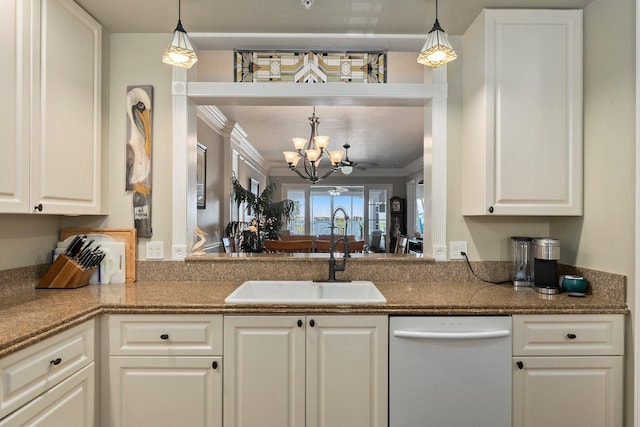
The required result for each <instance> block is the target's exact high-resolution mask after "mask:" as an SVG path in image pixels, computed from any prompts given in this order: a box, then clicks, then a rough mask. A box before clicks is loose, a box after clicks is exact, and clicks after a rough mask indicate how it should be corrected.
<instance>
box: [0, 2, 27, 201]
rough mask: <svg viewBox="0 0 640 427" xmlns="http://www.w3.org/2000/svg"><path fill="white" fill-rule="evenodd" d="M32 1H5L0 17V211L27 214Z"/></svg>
mask: <svg viewBox="0 0 640 427" xmlns="http://www.w3.org/2000/svg"><path fill="white" fill-rule="evenodd" d="M30 4H31V2H30V1H28V0H8V1H4V2H3V5H2V14H0V49H1V51H2V56H3V57H4V58H6V59H5V60H3V63H4V64H5V65H4V66H2V67H0V93H2V96H1V97H0V129H2V134H3V135H2V143H1V144H0V212H5V213H25V212H28V211H29V52H30V43H29V20H30V18H31V9H30Z"/></svg>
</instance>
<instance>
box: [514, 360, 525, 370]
mask: <svg viewBox="0 0 640 427" xmlns="http://www.w3.org/2000/svg"><path fill="white" fill-rule="evenodd" d="M516 365H518V369H523V368H524V363H522V362H521V361H520V360H518V361H517V362H516Z"/></svg>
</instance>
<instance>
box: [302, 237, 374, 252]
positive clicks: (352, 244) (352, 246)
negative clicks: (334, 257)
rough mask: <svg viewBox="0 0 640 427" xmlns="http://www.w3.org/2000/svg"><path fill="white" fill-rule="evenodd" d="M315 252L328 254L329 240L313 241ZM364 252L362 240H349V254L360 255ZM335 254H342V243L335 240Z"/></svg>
mask: <svg viewBox="0 0 640 427" xmlns="http://www.w3.org/2000/svg"><path fill="white" fill-rule="evenodd" d="M314 246H315V251H316V252H329V251H330V249H331V240H315V241H314ZM363 251H364V240H349V253H351V254H355V253H361V252H363ZM336 252H341V253H344V242H343V241H342V240H340V241H337V240H336Z"/></svg>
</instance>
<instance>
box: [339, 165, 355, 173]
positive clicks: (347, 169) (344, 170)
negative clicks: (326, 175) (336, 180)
mask: <svg viewBox="0 0 640 427" xmlns="http://www.w3.org/2000/svg"><path fill="white" fill-rule="evenodd" d="M340 170H341V171H342V173H343V174H345V175H350V174H351V172H353V166H342V167H341V168H340Z"/></svg>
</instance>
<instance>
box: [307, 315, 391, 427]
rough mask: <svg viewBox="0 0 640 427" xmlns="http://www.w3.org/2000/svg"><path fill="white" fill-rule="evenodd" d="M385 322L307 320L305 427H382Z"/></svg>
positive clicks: (333, 318) (384, 421)
mask: <svg viewBox="0 0 640 427" xmlns="http://www.w3.org/2000/svg"><path fill="white" fill-rule="evenodd" d="M387 331H388V320H387V316H308V321H307V427H325V426H331V427H383V426H386V425H387V412H388V409H387V407H388V405H387V396H388V350H387V348H388V332H387Z"/></svg>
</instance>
